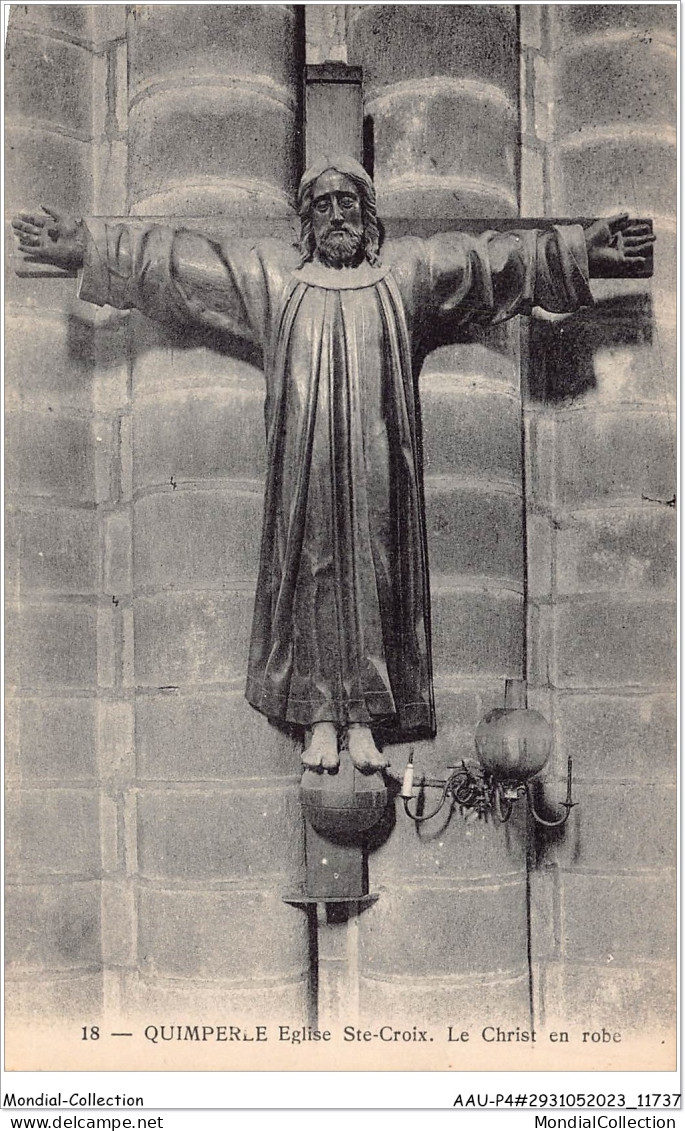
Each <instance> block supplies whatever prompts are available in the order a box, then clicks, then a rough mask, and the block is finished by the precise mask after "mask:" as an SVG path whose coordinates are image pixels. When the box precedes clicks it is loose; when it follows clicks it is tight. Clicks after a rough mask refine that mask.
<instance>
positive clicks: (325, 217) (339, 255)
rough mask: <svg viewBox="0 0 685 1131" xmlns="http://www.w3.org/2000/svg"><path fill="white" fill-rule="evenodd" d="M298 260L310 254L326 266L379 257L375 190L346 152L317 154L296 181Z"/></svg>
mask: <svg viewBox="0 0 685 1131" xmlns="http://www.w3.org/2000/svg"><path fill="white" fill-rule="evenodd" d="M298 205H299V213H300V221H301V224H302V232H301V236H300V251H301V252H302V263H307V262H308V261H309V260H311V259H313V257H314V255H315V254H316V255H318V257H319V258H320V259H321V260H322V262H324V263H326V264H327V265H328V266H331V267H343V266H344V267H348V266H352V265H355V264H357V263H359V262H361V261H362V260H363V259H367V260H368V262H369V263H371V264H372V265H373V266H377V265H378V264H379V262H380V257H379V254H378V252H379V246H380V231H379V225H378V218H377V216H376V193H375V190H374V187H373V181H372V180H371V178H370V176H369V175H368V173H367V172H366V170H365V169H364V168H363V167H362V166H361V165H360V164H359V163H358V162H357V161H354V160H353V159H352V158H350V157H322V158H321V159H320V160H319V161H317V162H316V163H315V164H314V165H312V166H311V167H310V168H309V169H307V171H306V173H305V174H304V176H303V178H302V180H301V181H300V191H299V196H298Z"/></svg>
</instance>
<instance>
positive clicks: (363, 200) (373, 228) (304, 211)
mask: <svg viewBox="0 0 685 1131" xmlns="http://www.w3.org/2000/svg"><path fill="white" fill-rule="evenodd" d="M330 167H331V168H335V166H334V165H331V166H330ZM337 171H338V170H336V172H337ZM341 172H344V175H345V176H346V177H347V178H348V179H349V180H350V181H352V184H353V185H354V187H355V188H356V190H357V192H358V193H359V202H360V204H361V210H362V224H363V226H364V237H363V245H364V256H365V258H366V259H367V260H368V262H369V263H370V264H371V266H372V267H379V266H380V262H381V258H380V246H381V242H382V228H381V225H380V221H379V219H378V216H377V213H376V195H375V193H374V192H373V189H371V190H370V189H369V186H368V184H367V183H366V181H365V180H362V178H361V177H358V176H356V175H355V174H354V173H353V172H348V171H347V169H345V170H341ZM315 184H316V181H315V180H311V181H310V182H309V183H308V184H306V185H305V187H304V188H303V189H302V191H301V193H300V201H299V205H300V207H299V215H300V224H301V230H300V241H299V244H298V248H299V251H300V254H301V256H302V258H301V260H300V267H302V266H303V265H304V264H305V263H309V262H310V260H311V259H313V258H314V252H315V251H316V241H315V239H314V229H313V225H312V207H313V201H312V197H313V194H314V185H315Z"/></svg>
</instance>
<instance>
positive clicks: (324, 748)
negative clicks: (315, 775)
mask: <svg viewBox="0 0 685 1131" xmlns="http://www.w3.org/2000/svg"><path fill="white" fill-rule="evenodd" d="M310 734H311V739H310V741H309V745H308V746H307V747H306V748H305V749H304V750H303V751H302V765H303V766H305V767H306V768H307V769H308V770H336V769H337V768H338V766H339V765H340V758H339V756H338V733H337V731H336V729H335V727H334V726H333V723H314V726H313V727H312V729H311V732H310Z"/></svg>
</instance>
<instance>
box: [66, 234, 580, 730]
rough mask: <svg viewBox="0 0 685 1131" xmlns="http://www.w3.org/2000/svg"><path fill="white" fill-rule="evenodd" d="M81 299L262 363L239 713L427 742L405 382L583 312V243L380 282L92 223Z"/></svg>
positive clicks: (410, 262)
mask: <svg viewBox="0 0 685 1131" xmlns="http://www.w3.org/2000/svg"><path fill="white" fill-rule="evenodd" d="M87 227H88V246H87V250H86V255H85V261H84V268H83V272H82V278H81V283H80V291H79V295H80V297H81V298H82V299H84V300H86V301H89V302H95V303H98V304H100V305H102V304H111V305H113V306H116V307H119V308H128V307H136V308H138V309H139V310H141V311H143V312H144V313H145V314H147V315H149V316H150V317H153V318H158V319H162V320H164V321H169V320H170V319H171V320H173V321H174V322H178V321H180V320H183V321H185V322H191V323H195V324H197V325H201V326H204V327H209V328H211V329H212V330H214V331H219V332H224V333H225V334H226V335H227V338H235V337H239V338H243V339H246V340H247V341H249V342H250V343H252V344H253V345H254V346H257V347H258V348H259V349H260V350H261V353H262V357H263V364H264V372H265V377H266V404H265V418H266V432H267V454H268V458H267V479H266V492H265V503H264V520H263V528H262V542H261V554H260V565H259V575H258V579H257V590H256V598H255V611H254V619H253V626H252V637H251V643H250V652H249V660H248V675H247V689H246V695H247V698H248V700H249V702H250V703H251V704H252V706H253V707H255V708H256V709H257V710H259V711H261V712H262V713H263V714H265V715H267V716H268V717H269V718H270V719H272V720H273V721H274V722H276V723H281V724H288V725H295V726H301V727H307V726H311V725H312V724H313V723H316V722H321V721H330V722H333V723H335V724H337V725H340V726H345V725H347V724H349V723H364V724H367V725H368V726H370V727H372V728H373V729H374V730H375V731H376V732H378V733H379V734H380V735H381V736H382V737H383V738H384V739H385V740H388V739H390V740H392V739H396V740H398V739H404V740H406V739H407V738H410V737H421V736H432V735H433V734H434V733H435V708H434V698H433V677H432V665H431V638H430V595H429V580H428V555H427V546H426V529H425V510H424V500H423V483H422V453H421V436H420V427H419V424H418V419H419V418H418V402H417V381H418V371H419V369H420V365H421V362H422V360H423V358H424V357H425V355H426V353H427V352H428V351H429V350H430V348H431V344H435V342H436V341H440V342H441V343H444V342H448V341H454V340H457V339H458V338H460V337H463V334H464V331H465V328H466V327H467V326H468V324H469V323H478V324H481V325H483V324H486V325H487V324H490V325H491V324H494V323H497V322H501V321H503V320H505V319H507V318H511V317H512V316H514V315H515V314H520V313H529V312H530V310H531V309H532V307H533V306H534V305H539V306H543V307H545V308H546V309H547V310H551V311H558V312H562V311H570V310H575V309H577V308H578V307H579V306H581V305H586V304H588V303H592V296H591V294H590V290H589V285H588V263H587V253H586V249H585V238H584V235H583V231H582V229H581V228H580V227H577V226H574V225H569V226H564V227H558V228H555V229H553V230H552V231H549V232H544V233H541V232H535V231H530V230H529V231H520V232H507V233H504V234H498V233H496V232H486V233H484V234H483V235H482V236H479V237H470V236H467V235H463V234H461V233H451V234H447V235H440V236H435V237H433V238H432V239H428V240H421V239H415V238H407V239H402V240H397V241H392V242H388V243H386V244H385V245H384V246H383V249H382V257H383V265H382V266H381V267H371V266H370V265H369V264H368V263H364V264H362V265H361V266H359V267H356V268H340V269H335V268H327V267H324V266H323V265H321V264H319V263H318V262H310V263H306V264H304V266H299V265H298V264H299V259H298V255H297V252H296V250H295V249H294V248H293V247H290V246H289V245H287V244H285V243H281V242H279V241H271V240H270V241H264V242H262V243H257V244H251V243H249V242H246V241H245V242H243V241H237V240H236V241H227V242H226V243H224V242H222V241H220V240H215V239H210V238H207V237H205V236H203V235H201V234H200V233H197V232H191V231H187V230H184V229H178V230H174V229H171V228H166V227H161V226H156V225H150V226H146V225H137V224H135V223H133V224H127V223H116V222H114V223H110V222H103V221H96V220H89V221H88V222H87Z"/></svg>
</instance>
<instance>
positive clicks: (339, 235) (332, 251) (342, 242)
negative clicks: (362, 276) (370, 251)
mask: <svg viewBox="0 0 685 1131" xmlns="http://www.w3.org/2000/svg"><path fill="white" fill-rule="evenodd" d="M363 243H364V232H363V229H362V228H357V227H355V226H354V225H353V224H341V225H339V226H338V227H330V228H328V229H327V231H326V232H324V234H323V235H322V236H321V237H320V238H319V240H318V243H317V251H318V253H319V256H320V258H321V259H323V261H324V263H327V264H329V266H331V267H347V266H349V265H350V264H351V263H354V262H356V261H357V260H359V259H361V258H362V250H363Z"/></svg>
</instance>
